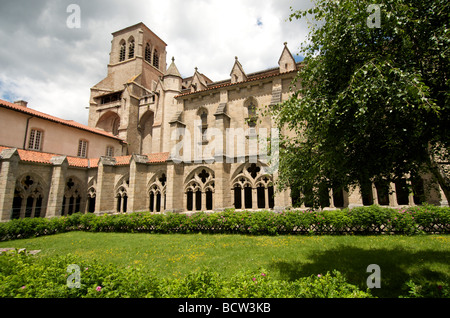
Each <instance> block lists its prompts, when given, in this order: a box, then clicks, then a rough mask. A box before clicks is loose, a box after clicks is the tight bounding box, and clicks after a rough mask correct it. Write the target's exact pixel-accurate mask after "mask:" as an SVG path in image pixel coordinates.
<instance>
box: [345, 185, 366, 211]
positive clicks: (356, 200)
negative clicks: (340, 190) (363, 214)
mask: <svg viewBox="0 0 450 318" xmlns="http://www.w3.org/2000/svg"><path fill="white" fill-rule="evenodd" d="M346 194H347V202H348V207H349V208H350V209H351V208H354V207H357V206H364V204H363V201H362V196H361V189H360V188H359V187H358V186H355V187H354V188H353V189H350V191H349V192H347V193H346V192H345V191H344V206H346V204H345V203H346V202H345V201H346Z"/></svg>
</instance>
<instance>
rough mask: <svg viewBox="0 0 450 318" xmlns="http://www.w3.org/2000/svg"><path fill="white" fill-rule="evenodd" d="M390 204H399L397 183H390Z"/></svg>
mask: <svg viewBox="0 0 450 318" xmlns="http://www.w3.org/2000/svg"><path fill="white" fill-rule="evenodd" d="M389 206H392V207H393V206H398V202H397V192H396V191H395V183H393V182H391V183H390V184H389Z"/></svg>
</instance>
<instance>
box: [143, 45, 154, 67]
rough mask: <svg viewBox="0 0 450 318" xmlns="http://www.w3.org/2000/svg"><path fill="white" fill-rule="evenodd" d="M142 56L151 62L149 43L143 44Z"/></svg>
mask: <svg viewBox="0 0 450 318" xmlns="http://www.w3.org/2000/svg"><path fill="white" fill-rule="evenodd" d="M144 58H145V60H146V61H147V62H149V63H152V48H151V46H150V44H149V43H147V45H146V46H145V54H144Z"/></svg>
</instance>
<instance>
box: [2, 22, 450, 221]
mask: <svg viewBox="0 0 450 318" xmlns="http://www.w3.org/2000/svg"><path fill="white" fill-rule="evenodd" d="M112 35H113V39H112V42H111V53H110V62H109V64H108V72H107V76H106V77H105V79H103V80H102V81H100V82H99V83H98V84H96V85H94V87H92V88H91V97H90V104H89V121H88V126H89V128H90V129H92V133H94V134H96V135H97V134H98V133H99V132H103V133H104V134H106V135H105V138H109V139H111V136H112V137H113V138H115V142H116V144H114V143H113V144H114V145H113V146H114V147H113V152H112V153H106V156H105V155H103V154H102V153H103V152H104V151H103V150H102V153H95V155H90V156H88V157H87V158H79V156H77V154H73V153H70V152H68V151H64V149H65V148H64V145H61V148H60V149H59V151H58V150H53V151H51V152H44V151H43V150H41V151H34V150H30V149H27V147H26V146H23V147H21V145H20V144H18V143H16V144H14V143H9V144H8V143H7V142H3V141H2V143H3V147H0V152H1V153H0V169H1V170H0V217H1V221H7V220H9V219H11V218H21V217H37V216H40V217H44V216H45V217H53V216H59V215H68V214H72V213H74V212H84V213H90V212H93V213H97V214H103V213H124V212H132V211H133V212H136V211H151V212H154V213H162V212H164V211H172V212H180V213H181V212H194V211H220V210H223V209H227V208H236V209H273V210H282V209H285V208H287V207H292V200H293V198H295V197H296V195H298V194H294V193H290V191H289V190H287V191H282V192H278V191H276V190H275V189H274V186H273V184H274V182H275V181H276V178H277V173H276V171H271V170H270V165H271V163H270V162H268V161H267V160H266V159H267V158H266V157H265V156H264V154H265V150H264V149H263V148H264V143H261V141H263V140H265V138H266V137H267V138H269V137H270V138H272V137H273V134H274V131H273V130H272V128H275V125H274V121H273V119H272V118H270V117H263V116H261V115H260V112H259V111H261V110H263V109H264V108H265V107H266V106H270V105H275V104H277V103H279V102H281V101H283V100H286V99H288V98H289V96H290V94H291V92H292V90H291V89H292V87H291V83H292V80H293V79H294V78H295V76H296V74H297V72H298V71H300V69H301V64H299V63H296V62H295V59H294V58H293V56H292V54H291V53H290V51H289V49H288V46H287V43H284V46H283V47H282V52H281V56H280V58H279V60H278V66H277V67H274V68H271V69H267V70H264V71H260V72H255V73H251V74H247V73H246V72H245V70H244V67H243V66H242V64H241V63H240V62H239V59H238V58H237V57H235V61H234V65H233V67H232V69H231V72H230V78H229V79H226V80H222V81H218V82H214V81H212V80H211V79H209V78H208V77H207V76H206V75H205V74H203V73H201V72H199V70H198V69H197V68H195V70H194V74H193V75H192V76H190V77H187V78H183V77H182V76H181V75H180V73H179V71H178V69H177V66H176V64H175V60H174V58H172V61H171V63H170V65H169V66H168V67H167V65H166V43H165V42H164V41H163V40H161V39H160V38H159V37H158V36H157V35H155V34H154V33H153V32H152V31H151V30H150V29H148V28H147V27H146V26H145V25H144V24H142V23H139V24H136V25H134V26H130V27H128V28H126V29H123V30H120V31H117V32H115V33H113V34H112ZM294 89H295V88H294ZM280 133H283V134H289V132H288V131H282V132H280ZM65 134H66V135H67V134H69V135H75V137H76V136H77V135H78V134H80V133H79V132H76V131H75V132H70V133H65ZM75 139H76V138H75ZM109 139H108V140H109ZM111 140H113V139H111ZM273 140H274V139H270V141H271V142H272V141H273ZM19 141H20V140H19ZM19 141H18V142H19ZM105 142H106V143H107V142H109V141H105ZM24 144H25V143H24ZM104 145H105V143H103V144H101V146H99V147H104ZM119 145H120V146H119ZM36 158H40V159H39V160H37V159H36ZM421 182H422V184H421V187H422V188H424V187H428V185H430V186H429V188H430V189H431V190H430V191H428V192H427V193H428V195H427V201H429V202H432V203H435V204H445V202H444V201H441V198H444V196H443V195H442V194H441V193H440V192H441V191H440V188H439V186H436V184H435V183H434V182H433V180H432V179H431V178H429V177H425V178H423V179H421ZM389 190H390V191H389ZM383 191H384V192H383ZM328 194H329V195H328V199H329V200H328V208H337V207H346V206H349V207H352V206H359V205H367V204H373V203H375V204H382V205H389V206H399V205H413V204H415V203H419V201H420V200H419V199H418V198H416V197H413V195H411V194H408V193H406V194H405V193H402V185H401V184H391V185H388V188H387V191H386V187H384V188H383V189H381V188H380V187H378V188H377V186H376V185H372V187H371V188H370V189H369V193H368V192H367V191H365V192H364V191H360V189H352V191H350V193H347V192H345V191H342V190H339V191H338V190H336V189H335V190H334V191H333V189H329V190H328ZM422 201H423V200H422ZM422 201H420V202H422ZM303 207H304V206H303ZM300 208H301V207H300Z"/></svg>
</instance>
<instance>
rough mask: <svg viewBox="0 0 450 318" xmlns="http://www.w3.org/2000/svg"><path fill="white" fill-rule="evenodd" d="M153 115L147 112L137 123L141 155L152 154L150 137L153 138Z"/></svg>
mask: <svg viewBox="0 0 450 318" xmlns="http://www.w3.org/2000/svg"><path fill="white" fill-rule="evenodd" d="M153 122H154V114H153V112H152V111H147V112H145V114H144V115H143V116H142V118H141V120H140V121H139V132H140V135H141V153H143V154H150V153H152V136H153Z"/></svg>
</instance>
